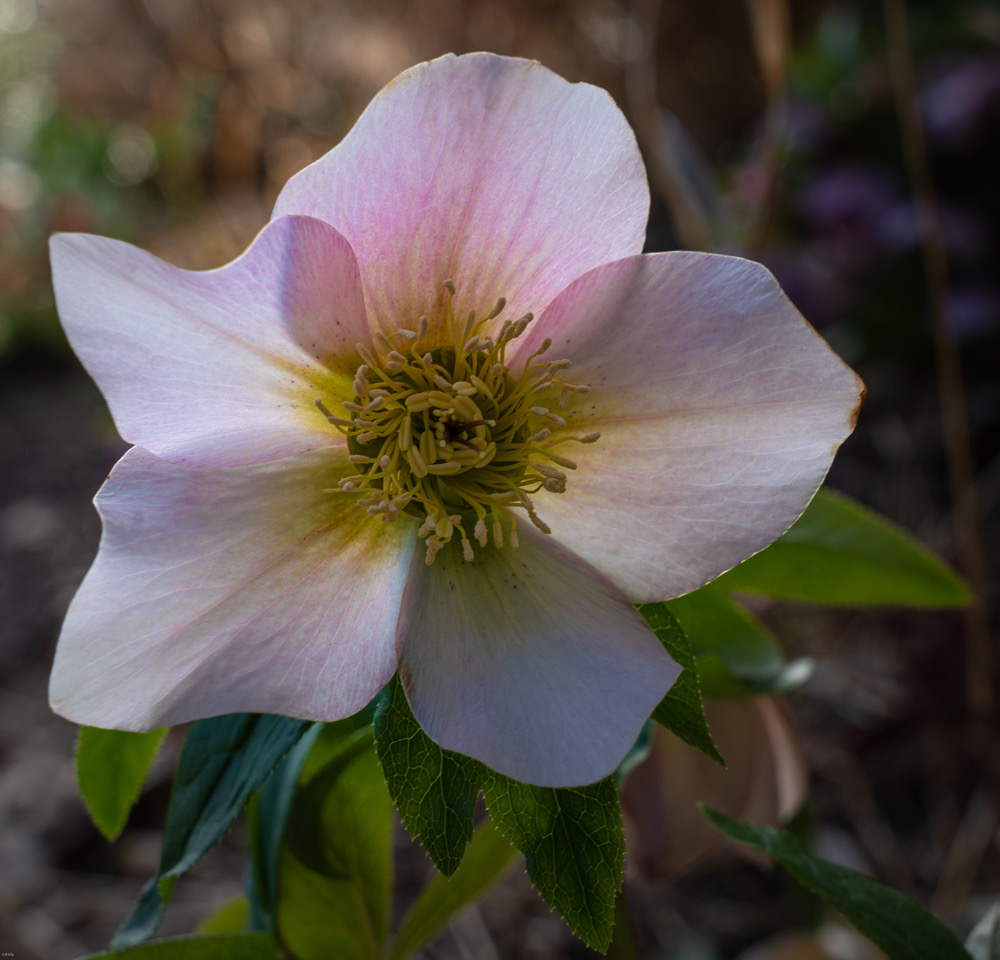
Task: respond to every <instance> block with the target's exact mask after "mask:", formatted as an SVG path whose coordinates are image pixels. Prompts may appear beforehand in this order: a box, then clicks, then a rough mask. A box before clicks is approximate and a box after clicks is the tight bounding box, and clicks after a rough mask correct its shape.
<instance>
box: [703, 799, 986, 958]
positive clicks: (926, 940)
mask: <svg viewBox="0 0 1000 960" xmlns="http://www.w3.org/2000/svg"><path fill="white" fill-rule="evenodd" d="M702 810H703V811H704V813H705V815H706V816H707V817H708V819H709V820H711V821H712V823H713V824H714V825H715V826H716V827H717V828H718V829H719V830H721V831H722V832H723V833H724V834H725V835H726V836H727V837H729V838H730V839H732V840H736V841H738V842H739V843H745V844H747V845H748V846H751V847H756V848H757V849H758V850H763V851H764V852H765V853H769V854H771V856H773V857H774V858H775V859H777V860H779V861H780V862H781V864H782V866H784V867H785V869H786V870H787V871H788V872H789V873H790V874H791V875H792V876H793V877H795V879H796V880H798V881H799V883H801V884H803V886H805V887H808V888H809V889H810V890H812V892H813V893H815V894H816V895H817V896H818V897H820V898H821V899H823V900H825V901H826V902H827V903H828V904H830V906H832V907H834V908H835V909H836V910H839V911H840V913H842V914H843V915H844V917H846V918H847V920H849V921H850V922H851V923H852V924H854V926H855V927H857V928H858V930H860V931H861V932H862V933H863V934H864V935H865V936H866V937H869V938H870V939H871V940H873V941H874V942H875V943H876V944H877V945H878V946H879V947H881V948H882V949H883V950H884V951H885V952H886V953H887V954H888V955H889V956H890V957H892V960H971V958H970V956H969V954H968V953H967V952H966V951H965V948H964V947H963V946H962V944H961V943H960V942H959V940H958V938H957V937H956V936H955V934H953V933H952V932H951V930H949V929H948V928H947V927H946V926H945V925H944V924H943V923H942V922H941V921H940V920H938V918H937V917H935V916H934V914H932V913H931V912H930V911H928V910H926V909H924V908H923V907H922V906H920V904H919V903H916V902H915V901H914V900H911V899H910V898H909V897H906V896H904V895H903V894H901V893H900V892H899V891H898V890H892V889H891V888H889V887H884V886H882V884H880V883H876V882H875V881H874V880H872V879H871V878H870V877H866V876H865V875H864V874H863V873H858V872H857V871H856V870H849V869H848V868H847V867H841V866H838V865H837V864H833V863H829V862H827V861H826V860H821V859H820V858H819V857H815V856H813V855H812V854H811V853H809V852H808V851H807V850H806V849H805V847H803V846H802V844H801V843H800V842H799V841H798V840H797V839H795V837H793V836H792V834H790V833H788V832H787V831H785V830H778V829H775V828H774V827H759V826H756V825H755V824H752V823H745V822H744V821H742V820H734V819H733V818H732V817H727V816H726V815H725V814H724V813H720V812H719V811H718V810H713V809H712V808H711V807H708V806H705V805H704V804H702Z"/></svg>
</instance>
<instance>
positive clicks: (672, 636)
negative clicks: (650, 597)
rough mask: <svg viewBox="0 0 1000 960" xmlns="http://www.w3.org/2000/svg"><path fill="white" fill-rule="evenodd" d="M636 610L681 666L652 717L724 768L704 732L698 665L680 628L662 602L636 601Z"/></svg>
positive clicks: (716, 749)
mask: <svg viewBox="0 0 1000 960" xmlns="http://www.w3.org/2000/svg"><path fill="white" fill-rule="evenodd" d="M637 609H638V611H639V613H641V614H642V616H643V618H644V619H645V621H646V623H647V624H649V627H650V629H651V630H652V631H653V633H655V634H656V635H657V636H658V637H659V638H660V642H661V643H662V644H663V646H664V647H665V648H666V651H667V653H669V654H670V656H671V657H672V658H673V660H674V662H675V663H677V664H679V665H680V666H681V667H682V668H683V669H682V672H681V675H680V676H679V677H678V678H677V680H676V681H675V682H674V685H673V686H672V687H671V688H670V690H669V691H667V695H666V696H665V697H664V698H663V699H662V700H661V701H660V704H659V706H658V707H657V708H656V709H655V710H654V711H653V719H654V720H655V721H656V722H657V723H658V724H660V725H661V726H664V727H666V728H667V729H668V730H669V731H670V732H671V733H674V734H676V735H677V736H678V737H680V738H681V739H682V740H683V741H684V742H685V743H686V744H688V745H689V746H692V747H696V748H697V749H698V750H701V752H702V753H704V754H705V755H706V756H708V757H711V758H712V759H713V760H714V761H715V762H716V763H718V764H721V765H722V766H723V767H724V766H725V765H726V762H725V760H723V759H722V755H721V754H720V753H719V750H718V748H717V747H716V746H715V743H714V742H713V741H712V735H711V734H710V733H709V732H708V721H706V720H705V708H704V707H703V706H702V702H701V687H700V683H699V680H698V668H697V665H696V664H695V659H694V655H693V654H692V652H691V644H690V643H689V641H688V638H687V637H686V636H685V634H684V630H683V629H682V628H681V625H680V624H679V623H678V622H677V618H676V617H675V616H674V615H673V614H672V613H671V612H670V610H669V609H668V607H667V605H666V604H665V603H640V604H639V605H638V607H637Z"/></svg>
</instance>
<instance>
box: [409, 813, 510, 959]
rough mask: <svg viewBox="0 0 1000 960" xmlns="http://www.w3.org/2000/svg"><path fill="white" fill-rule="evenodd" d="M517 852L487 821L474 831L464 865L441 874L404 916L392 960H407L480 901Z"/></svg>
mask: <svg viewBox="0 0 1000 960" xmlns="http://www.w3.org/2000/svg"><path fill="white" fill-rule="evenodd" d="M515 854H516V851H515V849H514V848H513V847H512V846H511V845H510V844H509V843H508V842H507V841H506V840H505V839H504V837H503V835H502V834H501V833H500V832H499V831H498V830H497V828H496V825H495V824H494V823H493V822H492V821H490V820H487V821H485V822H484V823H483V824H482V825H481V826H480V827H479V829H478V830H476V832H475V833H474V834H473V836H472V840H471V841H470V843H469V845H468V847H467V848H466V851H465V858H464V859H463V860H462V865H461V866H460V867H459V868H458V869H457V870H456V871H455V873H454V874H453V875H452V876H451V877H445V876H442V875H441V874H437V875H436V876H435V877H433V878H432V879H431V881H430V883H428V884H427V886H426V887H424V889H423V891H422V892H421V894H420V897H419V898H418V899H417V902H416V903H415V904H414V905H413V906H412V907H411V908H410V912H409V913H407V915H406V917H405V918H404V919H403V923H402V926H401V927H400V929H399V933H398V934H397V936H396V941H395V943H394V944H393V946H392V950H391V951H390V953H389V960H404V958H405V957H408V956H410V955H411V954H413V953H416V952H417V950H419V949H420V948H421V947H422V946H424V944H426V943H429V942H430V941H431V940H433V939H434V938H435V937H436V936H437V935H438V934H440V933H441V931H442V930H444V928H445V927H446V926H447V925H448V921H449V920H450V919H451V918H452V917H453V916H454V915H455V914H456V913H458V911H459V910H461V909H462V908H463V907H465V906H466V905H468V904H470V903H472V902H473V901H475V900H478V899H479V898H480V897H481V896H482V895H483V894H484V893H485V892H486V891H487V890H488V889H489V888H490V887H492V886H493V884H494V883H496V882H497V881H498V880H499V879H500V878H501V877H502V876H503V875H504V874H505V873H507V871H508V870H509V869H510V868H511V866H512V865H513V863H514V857H515Z"/></svg>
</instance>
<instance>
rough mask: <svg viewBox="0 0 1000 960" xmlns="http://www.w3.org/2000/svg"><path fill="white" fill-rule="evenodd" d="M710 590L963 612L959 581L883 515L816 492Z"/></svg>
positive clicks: (965, 600) (965, 599)
mask: <svg viewBox="0 0 1000 960" xmlns="http://www.w3.org/2000/svg"><path fill="white" fill-rule="evenodd" d="M715 586H717V587H721V588H724V589H726V590H736V591H743V592H746V593H763V594H767V595H768V596H772V597H783V598H786V599H789V600H805V601H807V602H809V603H827V604H843V605H847V606H902V607H960V606H963V605H965V604H967V603H968V602H969V591H968V588H967V587H966V586H965V584H964V583H963V582H962V580H961V578H960V577H959V576H958V575H957V574H956V573H955V572H954V571H953V570H952V569H951V568H950V567H948V566H947V565H946V564H944V563H943V562H942V561H941V560H939V559H938V558H937V557H936V556H934V554H932V553H931V552H930V551H929V550H928V549H927V548H926V547H924V546H922V545H921V544H920V543H918V542H917V541H916V540H915V539H914V538H913V537H911V536H910V535H909V534H908V533H906V532H905V531H904V530H902V529H901V528H899V527H897V526H896V525H895V524H892V523H890V522H889V521H888V520H886V519H885V518H884V517H880V516H879V515H878V514H876V513H874V512H873V511H871V510H869V509H867V508H866V507H862V506H861V505H860V504H858V503H855V502H854V501H853V500H849V499H848V498H847V497H845V496H842V495H841V494H838V493H833V492H832V491H830V490H820V492H819V493H818V494H816V497H815V498H814V499H813V501H812V503H810V504H809V506H808V507H807V508H806V511H805V513H803V514H802V516H801V517H799V519H798V520H797V521H796V522H795V524H794V525H793V526H792V528H791V529H790V530H789V531H788V532H787V533H786V534H785V535H784V536H783V537H780V538H779V539H778V540H776V541H775V542H774V543H773V544H771V546H769V547H768V548H767V549H766V550H762V551H761V552H760V553H758V554H756V555H755V556H753V557H750V559H749V560H745V561H744V562H743V563H741V564H740V565H739V566H738V567H735V568H734V569H732V570H730V571H729V572H728V573H724V574H723V575H722V576H721V577H719V579H718V580H716V581H715Z"/></svg>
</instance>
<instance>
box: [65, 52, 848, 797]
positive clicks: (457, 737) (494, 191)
mask: <svg viewBox="0 0 1000 960" xmlns="http://www.w3.org/2000/svg"><path fill="white" fill-rule="evenodd" d="M648 202H649V194H648V189H647V185H646V178H645V175H644V172H643V166H642V162H641V159H640V156H639V153H638V150H637V148H636V143H635V139H634V137H633V135H632V132H631V131H630V129H629V127H628V125H627V124H626V122H625V119H624V117H623V116H622V115H621V113H620V112H619V111H618V110H617V108H616V107H615V106H614V104H613V102H612V101H611V99H610V97H608V95H607V94H606V93H604V92H603V91H602V90H599V89H596V88H594V87H591V86H588V85H586V84H571V83H568V82H566V81H565V80H563V79H562V78H560V77H558V76H556V75H555V74H553V73H551V72H549V71H548V70H546V69H545V68H544V67H541V66H539V65H538V64H535V63H529V62H526V61H522V60H511V59H506V58H501V57H496V56H492V55H488V54H473V55H470V56H463V57H454V56H447V57H443V58H441V59H439V60H435V61H433V62H432V63H426V64H421V65H420V66H417V67H414V68H413V69H411V70H409V71H407V72H406V73H404V74H402V75H401V76H400V77H398V78H397V79H396V80H394V81H393V82H392V83H390V84H389V86H388V87H386V88H385V90H383V91H382V92H381V93H380V94H379V95H378V96H377V97H376V98H375V100H374V101H373V102H372V104H371V105H370V106H369V107H368V109H367V110H366V111H365V113H364V115H363V116H362V117H361V118H360V120H359V121H358V122H357V124H356V126H355V127H354V129H353V130H352V131H351V133H350V134H349V135H348V136H347V137H346V138H345V139H344V141H343V142H342V143H341V144H340V145H339V146H338V147H336V148H335V149H334V150H332V151H330V153H328V154H326V156H324V157H322V158H321V159H320V160H318V161H317V162H316V163H314V164H313V165H312V166H310V167H308V168H307V169H305V170H303V171H302V172H301V173H299V174H298V175H297V176H295V177H293V178H292V180H291V181H290V182H289V183H288V184H287V186H286V187H285V189H284V190H283V191H282V193H281V195H280V196H279V198H278V201H277V205H276V208H275V211H274V218H273V219H272V221H271V223H270V224H268V226H266V227H265V228H264V229H263V230H262V231H261V233H260V234H259V236H258V237H257V238H256V240H255V241H254V243H253V244H252V246H251V247H250V248H249V249H248V250H247V251H246V253H244V254H243V255H242V256H241V257H240V258H239V259H237V260H235V261H234V262H232V263H230V264H228V265H226V266H224V267H221V268H220V269H218V270H212V271H207V272H200V273H199V272H189V271H185V270H180V269H177V268H175V267H172V266H169V265H168V264H165V263H163V262H161V261H159V260H157V259H156V258H154V257H152V256H151V255H149V254H146V253H144V252H143V251H141V250H138V249H136V248H134V247H131V246H129V245H127V244H124V243H119V242H116V241H113V240H108V239H103V238H99V237H92V236H83V235H61V236H57V237H55V238H54V239H53V241H52V263H53V273H54V279H55V289H56V297H57V301H58V306H59V312H60V315H61V317H62V320H63V324H64V325H65V328H66V331H67V335H68V336H69V339H70V342H71V343H72V345H73V348H74V349H75V350H76V352H77V354H78V355H79V356H80V358H81V359H82V361H83V363H84V365H85V366H86V367H87V369H88V370H89V372H90V373H91V375H92V376H93V377H94V379H95V380H96V381H97V383H98V384H99V386H100V387H101V390H102V391H103V393H104V395H105V397H106V398H107V401H108V404H109V406H110V408H111V411H112V414H113V415H114V417H115V421H116V423H117V425H118V428H119V430H120V431H121V434H122V436H123V437H124V438H125V439H126V440H128V441H129V442H131V443H134V444H135V446H134V447H133V448H132V449H131V450H129V452H128V453H126V455H125V456H124V457H123V458H122V460H121V462H120V463H118V465H117V466H116V467H115V468H114V470H113V471H112V473H111V476H110V477H109V478H108V480H107V482H106V483H105V485H104V487H103V488H102V489H101V491H100V493H99V494H98V497H97V501H96V502H97V506H98V509H99V511H100V513H101V516H102V518H103V520H104V536H103V540H102V543H101V549H100V552H99V553H98V556H97V559H96V560H95V562H94V565H93V567H92V568H91V570H90V572H89V574H88V575H87V578H86V579H85V581H84V583H83V585H82V586H81V588H80V591H79V593H78V594H77V596H76V598H75V600H74V601H73V604H72V605H71V607H70V610H69V612H68V614H67V617H66V623H65V625H64V627H63V632H62V636H61V637H60V641H59V647H58V650H57V653H56V660H55V665H54V668H53V673H52V682H51V691H50V692H51V699H52V704H53V707H54V709H55V710H56V711H57V712H59V713H60V714H62V715H63V716H66V717H68V718H70V719H72V720H75V721H77V722H79V723H83V724H90V725H95V726H103V727H114V728H121V729H125V730H146V729H150V728H152V727H156V726H159V725H163V724H176V723H181V722H184V721H187V720H192V719H195V718H199V717H208V716H213V715H217V714H223V713H228V712H234V711H254V712H269V713H280V714H287V715H291V716H297V717H305V718H312V719H318V720H334V719H337V718H340V717H345V716H348V715H350V714H352V713H354V712H356V711H357V710H359V709H360V708H361V707H363V706H364V705H365V704H366V703H367V702H368V701H369V700H370V698H371V697H372V696H373V695H374V694H375V693H376V692H377V691H378V690H379V689H380V688H381V687H382V686H383V685H384V684H385V683H386V682H387V681H388V680H389V679H390V678H391V676H392V674H393V672H394V671H395V670H396V669H397V668H398V670H399V673H400V676H401V678H402V680H403V684H404V687H405V689H406V693H407V696H408V698H409V700H410V704H411V705H412V707H413V711H414V714H415V715H416V717H417V719H418V720H419V721H420V723H421V725H422V726H423V728H424V730H426V731H427V733H428V734H429V735H430V736H431V737H432V738H433V739H434V740H436V741H437V742H438V743H439V744H440V745H441V746H442V747H446V748H448V749H452V750H457V751H460V752H462V753H465V754H469V755H471V756H474V757H477V758H479V759H480V760H482V761H484V762H485V763H487V764H488V765H489V766H491V767H493V768H495V769H497V770H499V771H501V772H502V773H505V774H508V775H510V776H513V777H516V778H518V779H520V780H525V781H528V782H532V783H537V784H544V785H552V786H564V785H573V784H583V783H587V782H591V781H594V780H597V779H598V778H600V777H603V776H604V775H606V774H608V773H609V772H610V771H611V770H613V769H614V767H615V766H616V765H617V763H618V762H619V761H620V759H621V758H622V756H623V755H624V753H625V752H626V750H627V749H628V747H629V745H630V744H631V743H632V741H633V739H634V738H635V736H636V735H637V733H638V731H639V729H640V727H641V725H642V723H643V722H644V721H645V719H646V718H647V717H648V716H649V713H650V711H651V710H652V709H653V708H654V707H655V706H656V704H657V703H658V701H659V700H660V698H661V697H662V696H663V695H664V693H665V692H666V691H667V689H668V688H669V687H670V685H671V684H672V683H673V681H674V679H675V678H676V676H677V673H678V667H677V666H676V664H674V663H673V661H672V660H670V658H669V657H668V656H667V655H666V654H665V652H664V651H663V649H662V647H661V645H660V643H659V641H658V640H657V639H656V637H655V636H654V635H653V634H652V633H651V632H650V631H649V630H648V629H647V628H646V626H645V625H644V623H643V621H642V620H641V618H640V617H639V615H638V614H637V613H636V612H635V610H634V609H633V607H632V605H631V604H632V603H633V602H638V601H649V600H661V599H665V598H669V597H674V596H677V595H679V594H682V593H685V592H687V591H689V590H692V589H694V588H695V587H698V586H700V585H702V584H703V583H705V582H707V581H708V580H711V579H712V578H714V577H715V576H717V575H718V574H719V573H721V572H722V571H724V570H726V569H728V568H729V567H731V566H733V565H734V564H736V563H738V562H739V561H740V560H742V559H744V558H745V557H747V556H749V555H750V554H752V553H755V552H756V551H758V550H760V549H761V548H762V547H764V546H766V545H767V544H768V543H770V542H771V541H772V540H774V539H775V538H776V537H777V536H779V535H780V534H781V533H782V532H783V531H784V530H785V529H786V528H787V527H788V526H789V525H790V524H791V523H792V521H793V520H795V518H796V517H797V516H798V515H799V514H800V513H801V511H802V510H803V508H804V507H805V505H806V504H807V503H808V501H809V499H810V498H811V497H812V495H813V494H814V492H815V491H816V489H817V487H818V486H819V484H820V483H821V481H822V479H823V476H824V474H825V473H826V471H827V469H828V467H829V464H830V461H831V458H832V457H833V454H834V452H835V450H836V448H837V446H838V445H839V444H840V442H841V441H842V440H843V439H844V437H845V436H846V435H847V434H848V433H849V432H850V430H851V428H852V426H853V420H854V416H855V412H856V409H857V406H858V403H859V393H860V389H861V388H860V384H859V381H858V380H857V378H856V377H855V376H854V374H853V373H851V371H850V370H849V369H848V368H847V367H845V366H844V365H843V363H841V361H840V360H839V359H838V358H837V357H836V356H835V355H834V354H833V353H831V351H830V350H829V348H828V347H827V346H826V344H825V343H824V342H823V341H822V340H821V339H820V338H819V337H818V336H817V335H816V334H815V333H814V332H813V330H812V329H811V328H810V327H808V326H807V325H806V324H805V323H804V322H803V321H802V319H801V318H800V317H799V315H798V314H797V312H796V311H795V309H794V308H793V307H792V306H791V305H790V303H789V302H788V300H787V299H786V298H785V297H784V295H783V294H782V292H781V290H780V289H779V288H778V286H777V284H776V283H775V281H774V279H773V278H772V277H771V275H770V274H769V273H768V272H767V271H766V270H765V269H764V268H763V267H760V266H758V265H757V264H754V263H749V262H747V261H744V260H740V259H735V258H730V257H719V256H708V255H701V254H692V253H669V254H658V255H647V256H640V255H639V254H640V251H641V248H642V244H643V238H644V227H645V220H646V214H647V208H648ZM501 298H504V300H501ZM500 308H502V309H501V310H500V313H497V311H498V309H500ZM470 311H475V312H476V315H475V317H473V318H472V319H471V320H469V319H468V315H469V313H470ZM529 312H531V313H533V314H534V316H535V317H536V319H534V320H533V322H530V321H529V320H528V319H527V318H526V315H527V314H528V313H529ZM529 322H530V325H529ZM398 331H402V332H398ZM547 338H549V339H551V341H552V343H551V345H550V349H549V353H548V354H547V355H546V358H545V359H544V360H543V359H541V358H539V357H535V359H531V358H532V355H534V354H537V353H538V351H540V350H541V349H542V348H543V346H545V343H546V342H547ZM449 348H451V352H449ZM390 351H395V352H394V353H391V352H390ZM548 357H552V358H553V359H554V360H563V359H564V358H565V359H568V360H570V361H572V369H571V373H570V371H568V370H567V368H566V365H565V364H560V363H548V362H546V361H547V359H548ZM422 358H426V359H422ZM529 361H530V365H529ZM363 364H364V366H362V365H363ZM476 370H478V374H479V375H478V376H475V371H476ZM408 371H409V374H408V373H407V372H408ZM410 374H412V376H411V377H410V379H407V377H408V376H409V375H410ZM435 377H436V378H438V379H435ZM564 377H568V378H569V382H566V381H565V380H564ZM413 378H416V380H417V381H419V382H417V383H416V384H414V382H413ZM546 384H549V386H546ZM588 388H589V392H588ZM442 393H443V394H444V397H443V398H442V396H440V394H442ZM380 394H381V396H382V399H381V400H380V399H379V396H380ZM501 395H503V397H501ZM345 402H346V404H347V406H344V404H345ZM445 403H448V404H450V406H449V407H447V408H445V407H444V406H443V404H445ZM505 404H506V406H504V405H505ZM407 421H409V426H407V425H406V423H407ZM598 432H599V434H600V437H599V439H597V440H596V442H595V437H594V434H596V433H598ZM347 434H349V435H350V448H349V445H348V439H347V437H346V436H345V435H347ZM572 438H575V440H574V439H572ZM581 440H582V441H583V442H582V443H580V442H578V441H581ZM349 458H353V460H351V459H349ZM434 458H437V459H434ZM570 458H572V460H570ZM431 460H433V462H430V461H431ZM571 462H575V465H576V467H577V468H576V469H574V468H573V467H571V466H570V463H571ZM432 467H433V469H431V468H432ZM352 478H353V479H352ZM359 499H360V500H361V501H362V504H363V505H361V506H359V505H358V501H359ZM366 508H367V509H366ZM452 510H454V511H455V513H454V514H452V513H451V511H452ZM529 511H530V516H529ZM386 520H389V521H390V522H384V521H386ZM515 525H516V529H515ZM546 525H547V526H546ZM546 529H551V534H547V533H545V532H542V531H543V530H546ZM512 533H513V534H514V539H519V541H520V543H519V546H518V547H517V548H516V549H515V548H513V546H512V543H511V540H512V536H511V534H512ZM435 554H437V555H436V556H435ZM428 559H430V560H432V561H433V562H430V563H428V562H426V561H427V560H428Z"/></svg>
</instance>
